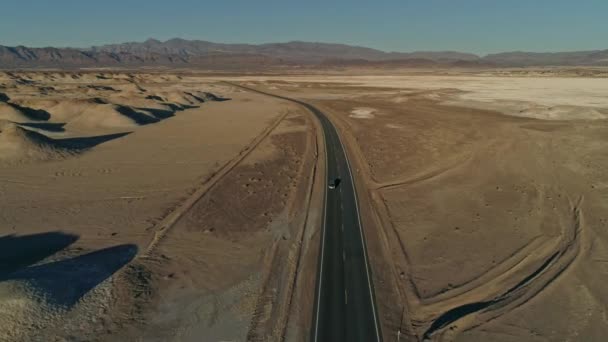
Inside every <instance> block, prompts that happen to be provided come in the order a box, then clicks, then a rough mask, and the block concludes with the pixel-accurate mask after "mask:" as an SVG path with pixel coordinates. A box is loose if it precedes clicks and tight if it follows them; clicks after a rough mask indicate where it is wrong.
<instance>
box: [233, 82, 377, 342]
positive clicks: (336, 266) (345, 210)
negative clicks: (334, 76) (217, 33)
mask: <svg viewBox="0 0 608 342" xmlns="http://www.w3.org/2000/svg"><path fill="white" fill-rule="evenodd" d="M233 85H235V84H233ZM242 88H244V89H247V90H250V91H254V92H258V93H261V94H264V95H268V96H273V97H276V98H280V99H283V100H287V101H291V102H295V103H298V104H300V105H302V106H304V107H305V108H306V109H308V110H309V111H311V112H312V113H313V114H314V115H315V116H316V117H317V118H318V119H319V121H320V122H321V126H322V127H323V132H324V137H325V151H326V153H325V155H326V158H327V162H326V166H327V167H326V180H327V185H329V184H330V183H331V182H333V181H335V180H336V179H339V180H340V181H339V183H338V185H337V186H336V187H335V188H334V189H330V188H329V186H326V192H325V196H324V198H325V199H324V202H325V209H324V219H323V227H322V239H321V248H320V255H319V264H318V273H317V285H316V298H315V303H314V315H313V318H312V319H313V321H312V331H311V341H313V342H325V341H328V342H329V341H331V342H338V341H365V342H373V341H378V342H379V341H382V336H381V332H380V328H379V321H378V314H377V311H376V305H375V297H374V288H373V283H372V277H371V270H370V266H369V261H368V258H367V247H366V244H365V234H364V232H363V229H362V227H361V220H360V214H359V207H358V204H357V191H356V188H355V185H354V182H353V177H352V171H351V167H350V163H349V161H348V157H347V155H346V152H345V150H344V146H343V145H342V142H341V140H340V137H339V135H338V132H337V131H336V128H335V127H334V125H333V124H332V123H331V121H329V119H328V118H327V116H326V115H325V114H323V113H322V112H321V111H320V110H318V109H317V108H316V107H314V106H312V105H310V104H308V103H306V102H303V101H300V100H296V99H291V98H287V97H283V96H279V95H274V94H270V93H266V92H262V91H259V90H256V89H251V88H247V87H242Z"/></svg>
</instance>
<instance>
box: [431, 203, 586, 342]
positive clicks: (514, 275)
mask: <svg viewBox="0 0 608 342" xmlns="http://www.w3.org/2000/svg"><path fill="white" fill-rule="evenodd" d="M582 201H583V197H582V196H581V197H580V199H579V200H578V201H577V203H576V204H572V202H571V208H572V211H571V217H570V222H568V224H567V225H566V226H563V227H562V228H563V229H562V234H561V236H560V237H559V238H557V239H555V240H553V241H548V242H547V243H546V244H544V245H543V246H541V247H539V248H538V250H535V251H533V252H532V253H531V254H530V255H529V256H527V257H526V258H525V259H524V260H522V261H521V262H519V263H518V265H517V266H516V267H514V268H513V269H512V270H510V271H508V272H506V273H505V274H503V275H501V276H499V277H497V278H495V279H493V280H492V281H490V282H488V283H487V284H485V285H484V286H482V287H481V288H476V289H472V290H470V291H468V292H467V293H464V294H462V295H459V296H456V297H453V298H450V299H447V300H445V301H441V302H437V303H433V304H431V305H428V306H425V307H424V308H423V310H424V311H427V312H429V314H431V313H433V312H434V313H435V317H436V318H434V319H432V320H430V322H431V323H430V324H429V325H428V327H427V328H426V330H425V332H424V334H423V336H422V337H423V339H424V340H444V339H447V340H450V339H452V337H453V336H454V335H455V334H456V333H457V332H459V331H466V330H469V329H471V328H474V327H476V326H479V325H481V324H483V323H485V322H488V321H490V320H492V319H495V318H497V317H499V316H501V315H503V314H505V313H507V312H509V311H511V310H513V309H515V308H517V307H519V306H521V305H523V304H525V303H527V302H528V301H530V300H531V299H532V298H534V297H536V296H537V295H539V294H540V293H541V292H542V291H543V290H544V289H545V288H547V286H549V285H550V284H551V283H553V281H555V280H556V279H557V278H558V277H559V276H560V275H561V274H562V273H563V272H564V271H566V270H567V269H568V268H569V266H570V265H572V264H573V262H574V261H575V259H576V258H577V256H578V255H579V254H580V252H581V250H582V248H581V245H582V244H583V243H584V230H583V217H582V215H583V213H582V210H581V204H582ZM539 264H540V266H536V267H535V268H534V266H533V265H539ZM524 271H525V273H524ZM517 279H519V281H517ZM445 307H450V309H448V310H445V309H443V310H441V308H445ZM438 312H442V313H440V314H439V315H437V313H438ZM427 324H428V323H427Z"/></svg>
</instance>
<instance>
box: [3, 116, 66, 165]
mask: <svg viewBox="0 0 608 342" xmlns="http://www.w3.org/2000/svg"><path fill="white" fill-rule="evenodd" d="M75 152H76V151H75V150H72V149H70V148H68V147H66V146H62V145H61V144H59V143H57V142H56V141H55V140H53V139H51V138H49V137H47V136H45V135H43V134H40V133H37V132H33V131H30V130H28V129H25V128H22V127H20V126H19V125H17V124H15V123H12V122H8V121H0V161H2V162H26V161H32V160H51V159H59V158H64V157H67V156H70V155H73V154H74V153H75Z"/></svg>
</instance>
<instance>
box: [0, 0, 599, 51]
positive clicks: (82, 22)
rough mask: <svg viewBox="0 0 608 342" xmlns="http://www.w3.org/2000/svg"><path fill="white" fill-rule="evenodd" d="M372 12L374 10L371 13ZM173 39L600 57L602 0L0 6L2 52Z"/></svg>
mask: <svg viewBox="0 0 608 342" xmlns="http://www.w3.org/2000/svg"><path fill="white" fill-rule="evenodd" d="M374 2H376V3H374ZM150 37H154V38H158V39H161V40H164V39H169V38H173V37H181V38H186V39H201V40H209V41H215V42H229V43H236V42H242V43H264V42H281V41H290V40H305V41H320V42H338V43H347V44H356V45H363V46H369V47H373V48H378V49H382V50H387V51H414V50H459V51H467V52H475V53H482V54H483V53H488V52H498V51H511V50H526V51H566V50H586V49H608V0H578V1H577V0H570V1H565V0H504V1H502V0H495V1H492V0H386V1H382V0H376V1H371V0H370V1H362V0H349V1H345V0H334V1H332V0H326V1H319V0H295V1H292V0H283V1H279V0H266V1H264V0H260V1H255V0H198V1H195V0H172V1H169V0H167V1H160V0H141V1H136V0H103V1H93V0H90V1H89V0H2V3H1V4H0V45H9V46H13V45H26V46H34V47H39V46H75V47H87V46H91V45H99V44H104V43H118V42H125V41H142V40H145V39H146V38H150Z"/></svg>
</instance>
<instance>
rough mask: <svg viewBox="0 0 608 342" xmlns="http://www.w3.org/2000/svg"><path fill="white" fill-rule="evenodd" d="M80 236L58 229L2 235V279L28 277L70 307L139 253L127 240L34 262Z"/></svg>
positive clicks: (52, 298)
mask: <svg viewBox="0 0 608 342" xmlns="http://www.w3.org/2000/svg"><path fill="white" fill-rule="evenodd" d="M76 240H77V237H76V236H74V235H69V234H63V233H58V232H53V233H43V234H35V235H28V236H23V237H16V236H14V235H9V236H5V237H2V238H0V251H1V252H0V253H1V254H0V257H1V258H2V259H1V260H2V273H0V282H2V281H8V280H22V281H25V282H27V283H28V284H30V286H32V288H33V289H35V290H36V291H39V292H40V294H41V295H43V297H44V298H45V299H46V300H47V301H48V302H50V303H52V304H55V305H58V306H62V307H68V308H69V307H71V306H73V305H74V304H76V303H77V302H78V300H80V299H81V298H82V297H83V296H84V295H85V294H87V293H88V292H89V291H91V290H92V289H94V288H95V287H96V286H97V285H99V284H100V283H102V282H103V281H104V280H106V279H108V278H109V277H110V276H112V275H113V274H114V273H116V271H118V270H119V269H121V268H122V267H123V266H125V265H126V264H128V263H129V262H130V261H131V260H133V258H134V257H135V256H136V255H137V250H138V249H137V246H135V245H132V244H124V245H118V246H114V247H109V248H104V249H100V250H97V251H94V252H91V253H88V254H84V255H79V256H75V257H72V258H68V259H63V260H59V261H52V262H48V263H44V264H37V265H34V266H30V265H32V264H34V263H36V262H38V261H40V260H42V259H44V258H45V257H48V256H50V255H51V254H53V253H55V252H58V251H60V250H61V249H63V248H65V247H67V246H69V245H70V244H71V243H73V242H74V241H76ZM4 247H7V249H4ZM21 251H25V253H23V252H21ZM28 266H29V267H28Z"/></svg>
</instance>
